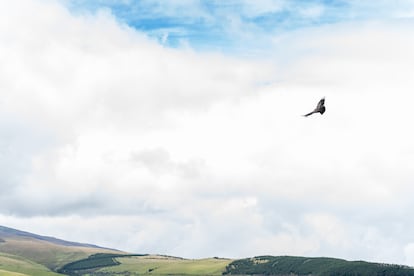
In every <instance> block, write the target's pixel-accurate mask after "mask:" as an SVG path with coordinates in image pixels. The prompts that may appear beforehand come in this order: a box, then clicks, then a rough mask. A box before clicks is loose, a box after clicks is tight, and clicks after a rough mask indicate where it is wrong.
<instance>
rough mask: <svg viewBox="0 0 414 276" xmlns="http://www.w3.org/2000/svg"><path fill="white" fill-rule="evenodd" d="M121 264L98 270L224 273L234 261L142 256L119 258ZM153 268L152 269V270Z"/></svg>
mask: <svg viewBox="0 0 414 276" xmlns="http://www.w3.org/2000/svg"><path fill="white" fill-rule="evenodd" d="M116 260H117V261H118V262H120V263H121V264H120V265H117V266H112V267H107V268H102V269H100V270H98V271H97V272H106V273H111V275H116V274H121V275H122V273H123V272H126V271H128V272H131V273H139V274H140V275H141V274H147V275H167V274H168V275H171V274H179V275H222V273H223V271H224V270H225V268H226V266H227V265H228V264H229V263H231V262H232V260H228V259H215V258H211V259H201V260H187V259H181V258H174V257H165V256H154V255H150V256H142V257H124V258H117V259H116ZM150 270H151V271H150Z"/></svg>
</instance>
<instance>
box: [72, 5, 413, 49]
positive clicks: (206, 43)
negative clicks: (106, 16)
mask: <svg viewBox="0 0 414 276" xmlns="http://www.w3.org/2000/svg"><path fill="white" fill-rule="evenodd" d="M67 5H68V6H69V7H70V8H71V9H72V10H73V11H75V12H81V13H82V12H93V13H94V12H97V11H99V10H105V9H106V10H110V12H111V13H112V14H113V15H114V16H116V18H117V19H118V20H119V21H120V22H123V23H126V24H128V25H129V26H131V27H133V28H136V29H137V30H140V31H143V32H145V33H147V34H148V35H149V36H151V37H153V38H155V39H157V40H158V41H160V43H162V44H164V45H167V46H170V47H180V46H183V45H184V46H191V47H192V48H195V49H198V50H210V51H211V50H212V51H215V50H219V51H226V52H232V51H243V50H249V49H251V48H252V47H256V48H259V49H261V48H267V46H268V44H269V43H270V41H269V39H268V36H271V35H278V34H282V33H286V32H289V31H292V30H298V29H302V28H310V27H319V26H323V25H329V24H335V23H340V22H355V21H356V22H358V21H366V20H374V21H375V20H384V19H385V20H389V19H396V18H404V17H411V16H412V11H413V8H414V7H413V6H414V4H413V2H412V1H410V0H400V1H355V0H309V1H304V0H261V1H237V0H228V1H217V0H211V1H208V0H181V1H180V0H174V1H162V0H154V1H148V0H136V1H132V0H125V1H111V0H91V1H83V0H67Z"/></svg>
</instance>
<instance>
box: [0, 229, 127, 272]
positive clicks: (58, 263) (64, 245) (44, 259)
mask: <svg viewBox="0 0 414 276" xmlns="http://www.w3.org/2000/svg"><path fill="white" fill-rule="evenodd" d="M0 253H8V254H12V255H16V256H19V257H22V258H25V259H27V260H29V261H32V262H35V263H38V264H41V265H44V266H45V267H47V268H49V269H50V270H52V271H57V270H58V269H59V268H60V267H62V266H63V265H65V264H67V263H70V262H73V261H77V260H80V259H84V258H87V257H88V256H90V255H93V254H97V253H114V254H119V253H123V252H121V251H118V250H115V249H108V248H103V247H99V246H96V245H91V244H83V243H76V242H69V241H64V240H61V239H57V238H53V237H47V236H41V235H36V234H32V233H29V232H24V231H20V230H16V229H12V228H8V227H4V226H0ZM0 269H2V268H1V266H0Z"/></svg>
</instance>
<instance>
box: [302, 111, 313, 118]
mask: <svg viewBox="0 0 414 276" xmlns="http://www.w3.org/2000/svg"><path fill="white" fill-rule="evenodd" d="M313 113H315V111H312V112H309V113H308V114H305V115H303V117H308V116H309V115H312V114H313Z"/></svg>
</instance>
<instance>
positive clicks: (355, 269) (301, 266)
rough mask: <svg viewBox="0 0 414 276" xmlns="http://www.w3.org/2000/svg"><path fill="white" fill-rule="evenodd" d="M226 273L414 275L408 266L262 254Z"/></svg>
mask: <svg viewBox="0 0 414 276" xmlns="http://www.w3.org/2000/svg"><path fill="white" fill-rule="evenodd" d="M225 274H230V275H280V276H282V275H290V276H294V275H318V276H327V275H329V276H340V275H344V276H345V275H347V276H352V275H361V276H363V275H366V276H370V275H381V276H388V275H389V276H391V275H398V276H410V275H413V276H414V269H413V268H410V267H407V266H400V265H389V264H378V263H369V262H363V261H353V262H351V261H345V260H341V259H334V258H306V257H290V256H279V257H273V256H260V257H254V258H248V259H241V260H236V261H234V262H232V263H231V264H230V265H229V266H228V267H227V268H226V272H225Z"/></svg>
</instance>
